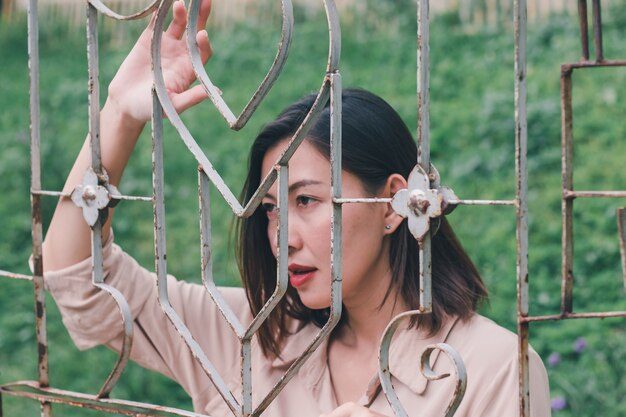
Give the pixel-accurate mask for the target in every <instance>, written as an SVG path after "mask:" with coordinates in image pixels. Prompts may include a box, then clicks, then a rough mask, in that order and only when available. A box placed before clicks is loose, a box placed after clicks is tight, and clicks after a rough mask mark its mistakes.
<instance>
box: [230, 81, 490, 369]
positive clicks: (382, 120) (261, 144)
mask: <svg viewBox="0 0 626 417" xmlns="http://www.w3.org/2000/svg"><path fill="white" fill-rule="evenodd" d="M315 98H316V96H315V95H309V96H306V97H304V98H302V99H301V100H299V101H298V102H296V103H294V104H293V105H291V106H289V107H288V108H287V109H285V110H284V111H283V112H282V113H281V114H280V115H279V116H278V118H277V119H276V120H274V121H273V122H271V123H269V124H267V125H266V126H265V127H264V128H263V129H262V130H261V132H260V133H259V135H258V136H257V138H256V140H255V141H254V144H253V145H252V149H251V151H250V159H249V170H248V177H247V179H246V182H245V185H244V188H243V192H242V197H243V199H244V201H248V200H249V199H250V198H251V197H252V195H253V194H254V192H255V191H256V189H257V188H258V186H259V184H260V182H261V180H262V178H261V176H262V175H263V174H264V173H262V172H261V166H262V163H263V157H264V156H265V153H266V152H267V151H268V150H269V149H270V148H272V147H273V146H275V145H276V144H277V143H278V142H279V141H281V140H282V139H285V138H290V137H292V136H293V134H294V133H295V132H296V130H297V128H298V127H299V126H300V125H301V124H302V122H303V120H304V118H305V117H306V115H307V114H308V112H309V110H310V109H311V107H312V105H313V103H314V101H315ZM342 101H343V106H342V143H343V144H342V164H343V165H342V167H343V169H344V170H345V171H347V172H350V173H352V174H354V175H356V176H357V177H359V178H360V180H361V181H362V182H363V185H364V188H365V189H366V191H368V192H371V193H372V194H374V193H375V192H376V191H377V190H379V189H380V188H381V187H382V186H384V184H385V183H386V181H387V178H389V176H390V175H392V174H395V173H398V174H401V175H402V176H404V178H408V176H409V173H410V172H411V170H412V169H413V167H414V166H415V164H416V161H417V146H416V145H415V141H414V140H413V137H412V135H411V133H410V131H409V129H408V128H407V127H406V125H405V124H404V122H403V121H402V119H401V118H400V116H399V115H398V114H397V113H396V111H395V110H394V109H393V108H392V107H391V106H390V105H389V104H387V102H385V101H384V100H383V99H381V98H380V97H378V96H376V95H374V94H372V93H370V92H367V91H364V90H358V89H347V90H344V91H343V94H342ZM305 140H308V141H309V143H311V144H312V145H313V146H314V147H315V148H316V149H317V150H318V151H319V152H320V153H321V154H322V155H325V156H326V157H327V158H329V154H330V109H329V106H328V105H326V108H325V109H324V111H323V113H322V115H321V117H320V118H319V119H318V122H317V123H316V124H315V126H314V127H313V128H312V129H311V130H310V132H309V134H308V135H307V138H306V139H305ZM267 222H268V220H267V216H266V214H265V212H264V211H263V209H262V208H259V209H257V210H256V211H255V213H254V214H253V215H252V216H250V217H249V218H247V219H243V220H241V221H240V222H239V223H238V236H237V237H238V240H237V258H238V265H239V269H240V272H241V276H242V280H243V284H244V287H245V291H246V295H247V298H248V302H249V303H250V308H251V310H252V313H253V314H254V315H256V314H257V313H258V312H259V311H260V309H261V308H262V307H263V305H264V304H265V302H266V301H267V299H268V297H269V296H270V295H271V294H272V293H273V292H274V289H275V288H276V258H275V257H274V255H273V254H272V251H271V248H270V242H269V239H268V233H267V225H268V223H267ZM390 240H391V242H390V249H389V251H390V253H389V255H390V257H389V258H390V259H391V265H390V267H391V271H392V285H395V286H396V287H397V289H398V293H399V294H400V296H401V297H403V299H404V301H405V302H406V303H407V305H408V306H409V307H410V308H411V309H417V308H419V295H420V288H419V256H418V254H419V248H418V245H417V241H416V240H415V239H414V238H413V236H412V235H411V234H410V232H409V230H408V226H407V222H406V221H403V222H402V223H401V225H400V226H399V227H398V228H397V229H396V230H395V232H394V233H393V234H392V235H391V239H390ZM329 244H330V243H329ZM432 298H433V310H432V314H430V315H427V316H421V317H420V318H419V319H415V320H414V321H413V322H412V323H411V325H412V326H413V327H415V328H420V329H424V330H425V331H426V332H428V333H429V334H431V335H432V334H434V333H436V332H437V331H438V330H439V329H440V328H441V326H442V323H443V319H444V317H445V316H457V317H460V318H461V319H466V318H468V317H469V316H471V315H472V314H473V312H474V311H475V310H476V308H477V306H478V304H479V303H480V302H481V301H482V300H483V299H486V298H487V290H486V288H485V286H484V284H483V282H482V279H481V278H480V275H479V274H478V271H477V270H476V267H475V266H474V264H473V263H472V261H471V260H470V258H469V257H468V255H467V254H466V253H465V251H464V250H463V248H462V246H461V244H460V243H459V241H458V240H457V238H456V236H455V234H454V232H453V231H452V228H451V227H450V225H449V224H448V222H447V221H446V219H445V218H441V221H440V225H439V230H438V232H437V233H436V234H435V235H434V237H433V239H432ZM328 315H329V310H328V309H323V310H311V309H309V308H307V307H306V306H305V305H304V304H303V303H302V301H301V300H300V297H299V296H298V293H297V291H296V290H295V289H294V288H293V287H291V286H290V287H289V288H288V290H287V295H286V297H284V298H283V300H282V301H281V303H280V304H279V305H278V306H277V307H276V309H275V310H274V312H273V313H272V314H271V315H270V317H269V318H268V320H266V321H265V322H264V323H263V325H262V327H261V328H260V330H259V332H258V334H257V335H258V339H259V343H260V346H261V348H262V349H263V353H264V354H265V355H266V356H268V357H279V356H280V348H281V346H282V344H283V342H284V340H285V338H286V337H287V336H289V335H290V334H291V333H290V329H292V328H293V327H292V326H290V325H289V322H291V321H292V320H293V319H296V320H299V321H300V326H304V325H306V324H309V323H314V324H315V325H317V326H319V327H321V326H323V325H324V323H326V321H327V319H328ZM344 321H345V320H342V321H341V322H340V323H339V326H341V325H342V324H343V322H344Z"/></svg>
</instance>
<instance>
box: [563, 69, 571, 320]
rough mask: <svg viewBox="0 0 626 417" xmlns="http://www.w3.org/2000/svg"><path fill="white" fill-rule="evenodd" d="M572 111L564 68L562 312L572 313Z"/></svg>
mask: <svg viewBox="0 0 626 417" xmlns="http://www.w3.org/2000/svg"><path fill="white" fill-rule="evenodd" d="M573 128H574V120H573V110H572V69H571V67H565V66H563V67H561V182H562V189H563V199H562V201H561V218H562V222H563V228H562V238H561V240H562V254H561V256H562V266H561V313H563V314H565V313H571V312H572V308H573V300H572V297H573V288H574V287H573V285H574V277H573V263H574V261H573V258H574V220H573V210H574V200H573V199H571V198H569V197H568V193H570V192H572V190H573V187H574V172H573V168H572V161H573V159H574V143H573Z"/></svg>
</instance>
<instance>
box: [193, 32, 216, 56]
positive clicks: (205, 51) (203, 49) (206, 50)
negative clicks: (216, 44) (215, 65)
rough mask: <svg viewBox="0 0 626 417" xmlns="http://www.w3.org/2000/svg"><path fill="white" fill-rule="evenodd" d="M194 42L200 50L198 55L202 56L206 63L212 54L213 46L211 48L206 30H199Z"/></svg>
mask: <svg viewBox="0 0 626 417" xmlns="http://www.w3.org/2000/svg"><path fill="white" fill-rule="evenodd" d="M196 42H198V51H199V52H200V57H201V58H202V62H203V63H205V64H206V62H207V61H208V60H209V58H211V56H213V48H211V42H210V41H209V34H208V33H207V31H206V30H201V31H200V32H198V34H197V35H196Z"/></svg>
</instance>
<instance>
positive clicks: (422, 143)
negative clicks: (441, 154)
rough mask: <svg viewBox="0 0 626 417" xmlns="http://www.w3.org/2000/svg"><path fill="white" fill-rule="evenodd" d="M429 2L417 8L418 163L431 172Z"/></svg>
mask: <svg viewBox="0 0 626 417" xmlns="http://www.w3.org/2000/svg"><path fill="white" fill-rule="evenodd" d="M428 19H429V0H418V7H417V145H418V148H417V163H418V164H420V165H421V166H422V168H424V171H426V172H427V173H429V172H430V111H429V110H430V90H429V83H430V79H429V76H430V30H429V20H428Z"/></svg>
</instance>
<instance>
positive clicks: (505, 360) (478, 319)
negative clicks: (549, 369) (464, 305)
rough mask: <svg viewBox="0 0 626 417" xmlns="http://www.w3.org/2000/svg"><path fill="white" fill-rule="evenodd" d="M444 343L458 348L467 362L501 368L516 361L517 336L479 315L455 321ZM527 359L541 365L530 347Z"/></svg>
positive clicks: (537, 356)
mask: <svg viewBox="0 0 626 417" xmlns="http://www.w3.org/2000/svg"><path fill="white" fill-rule="evenodd" d="M446 342H447V343H448V344H450V345H451V346H452V347H455V348H456V349H458V350H459V351H460V352H461V355H462V356H463V357H464V358H467V360H468V361H469V362H474V363H481V364H491V365H492V366H494V367H502V366H507V365H510V364H511V363H514V362H517V359H518V355H517V350H518V345H519V342H518V337H517V334H515V333H513V332H512V331H510V330H508V329H506V328H504V327H503V326H501V325H499V324H497V323H495V322H494V321H493V320H491V319H489V318H487V317H485V316H482V315H480V314H474V315H472V316H471V317H470V318H468V319H466V320H458V321H457V323H456V324H455V325H454V327H453V329H452V331H451V332H450V335H449V337H448V340H447V341H446ZM529 357H530V360H531V362H534V361H539V362H541V359H540V358H539V355H537V353H536V352H535V351H534V349H533V348H532V347H529ZM483 366H484V365H483Z"/></svg>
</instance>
